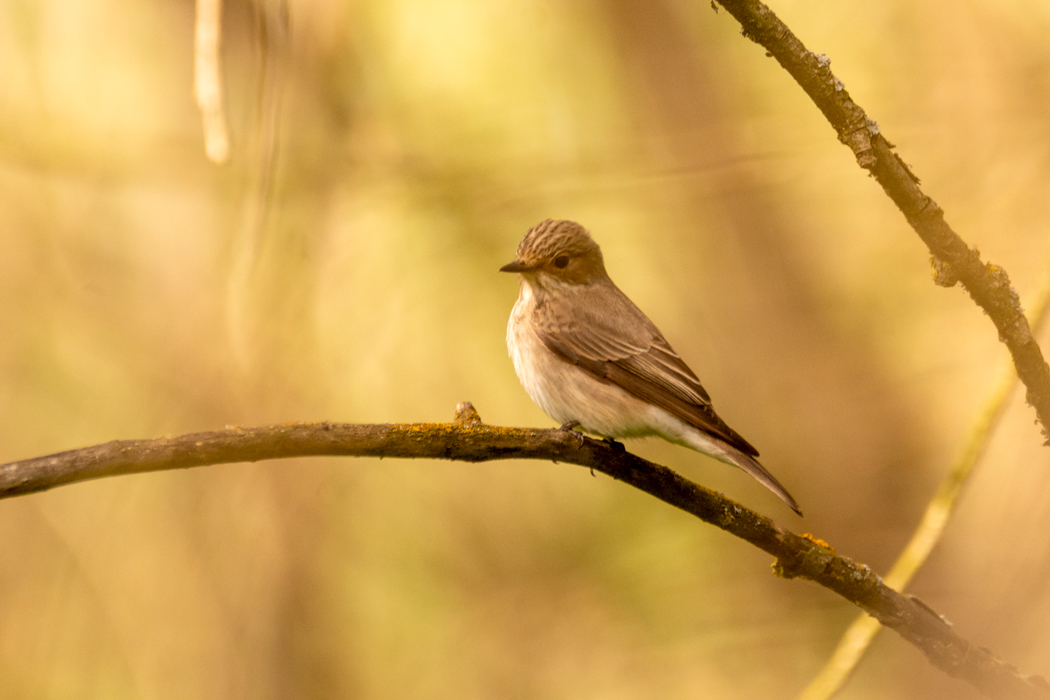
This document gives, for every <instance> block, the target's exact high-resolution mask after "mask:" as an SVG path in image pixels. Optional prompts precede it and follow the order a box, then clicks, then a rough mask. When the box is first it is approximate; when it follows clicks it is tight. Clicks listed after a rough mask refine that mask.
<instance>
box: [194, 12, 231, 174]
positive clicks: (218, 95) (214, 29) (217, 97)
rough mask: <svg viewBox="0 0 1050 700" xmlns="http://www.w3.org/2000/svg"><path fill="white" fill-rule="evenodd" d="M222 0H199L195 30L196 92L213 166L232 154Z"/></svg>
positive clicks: (205, 150) (206, 150) (205, 149)
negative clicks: (222, 49)
mask: <svg viewBox="0 0 1050 700" xmlns="http://www.w3.org/2000/svg"><path fill="white" fill-rule="evenodd" d="M221 45H222V0H197V16H196V22H195V27H194V31H193V91H194V93H195V94H196V96H197V106H198V107H199V108H200V110H201V121H202V123H203V126H204V152H205V154H206V155H207V156H208V158H209V159H210V160H211V161H212V162H213V163H225V162H226V159H227V158H228V157H229V155H230V138H229V135H228V134H227V132H226V113H225V111H224V110H223V106H222V64H221V61H220V58H219V57H220V50H219V49H220V46H221Z"/></svg>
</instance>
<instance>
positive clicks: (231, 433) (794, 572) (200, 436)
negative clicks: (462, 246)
mask: <svg viewBox="0 0 1050 700" xmlns="http://www.w3.org/2000/svg"><path fill="white" fill-rule="evenodd" d="M320 455H332V456H354V457H406V458H429V459H449V460H459V461H465V462H484V461H489V460H494V459H544V460H547V459H549V460H553V461H555V462H566V463H569V464H578V465H580V466H584V467H590V468H591V469H596V470H598V471H600V472H603V473H605V474H608V475H609V476H611V477H613V478H614V479H617V480H619V481H623V482H624V483H626V484H630V485H631V486H634V487H635V488H638V489H640V490H642V491H645V492H646V493H648V494H650V495H652V496H655V497H656V498H659V499H660V500H662V501H664V502H665V503H669V504H671V505H673V506H675V507H677V508H680V509H681V510H684V511H685V512H687V513H690V514H692V515H695V516H696V517H697V518H700V519H701V520H703V521H704V522H707V523H710V524H712V525H714V526H716V527H718V528H721V529H722V530H725V531H726V532H728V533H730V534H732V535H736V536H737V537H739V538H741V539H743V540H746V541H747V542H750V543H751V544H753V545H755V546H756V547H758V548H759V549H761V550H763V551H765V552H768V553H769V554H772V555H773V556H775V557H776V558H777V560H776V562H775V564H774V571H776V573H777V574H778V575H780V576H783V577H784V578H804V579H809V580H811V581H814V582H816V583H818V584H820V585H821V586H824V587H825V588H828V589H830V590H832V591H834V592H836V593H838V594H839V595H841V596H842V597H844V598H845V599H846V600H849V601H850V602H852V603H854V604H856V605H858V606H859V607H860V608H862V609H863V610H864V611H865V612H867V613H869V614H870V615H873V616H874V617H875V618H877V619H878V620H879V621H880V622H881V623H882V624H883V625H886V626H887V627H891V628H893V629H894V630H896V631H897V632H898V633H900V635H901V636H902V637H904V638H905V639H906V640H908V641H909V642H911V643H912V644H914V645H915V646H917V647H919V648H920V649H921V650H922V651H923V652H925V653H926V656H927V657H928V658H929V659H930V661H932V662H933V663H934V664H935V665H936V666H938V667H939V668H941V669H942V670H944V671H945V672H946V673H948V674H949V675H952V676H956V677H958V678H962V679H965V680H967V681H969V682H970V683H972V684H973V685H974V686H976V687H977V688H979V689H980V690H981V691H983V692H984V693H986V694H988V695H990V696H993V697H1002V698H1044V699H1045V698H1050V684H1048V683H1047V682H1046V681H1045V680H1044V679H1042V678H1040V677H1037V676H1035V677H1026V676H1023V675H1021V674H1020V673H1019V672H1018V671H1017V669H1016V668H1014V667H1013V666H1011V665H1009V664H1007V663H1005V662H1003V661H1002V660H1000V659H999V658H998V657H997V656H995V654H993V653H992V652H990V651H989V650H987V649H985V648H983V647H978V646H975V645H973V644H971V643H970V642H968V641H966V640H965V639H963V638H962V637H960V636H959V635H958V634H956V633H955V632H954V631H953V630H952V629H951V626H950V624H949V623H947V622H946V621H945V620H944V619H943V618H941V617H940V616H938V615H937V614H936V613H935V612H933V611H932V610H930V608H929V607H927V606H926V605H925V604H923V603H921V602H920V601H919V600H918V599H916V598H913V597H909V596H904V595H901V594H900V593H897V592H896V591H894V590H892V589H890V588H888V587H887V586H885V585H884V584H883V583H882V580H881V579H880V578H879V577H878V576H877V575H876V574H875V573H874V572H873V571H872V570H871V569H869V568H868V567H867V566H865V565H863V564H858V563H856V562H854V561H852V560H850V559H847V558H846V557H842V556H838V555H837V554H835V552H834V550H833V549H831V548H830V547H829V546H827V545H826V544H825V543H823V542H821V541H820V540H816V539H814V538H812V537H810V536H808V535H807V536H799V535H795V534H793V533H791V532H788V531H787V530H784V529H783V528H781V527H780V526H779V525H777V524H776V523H775V522H773V521H772V520H770V519H769V518H766V517H764V516H762V515H759V514H758V513H755V512H754V511H752V510H749V509H747V508H745V507H744V506H742V505H740V504H738V503H736V502H734V501H732V500H730V499H728V498H726V497H725V496H723V495H721V494H720V493H717V492H715V491H712V490H710V489H707V488H704V487H703V486H699V485H697V484H694V483H693V482H691V481H689V480H687V479H684V478H682V477H681V476H679V475H678V474H676V473H675V472H673V471H671V470H670V469H668V468H667V467H663V466H660V465H658V464H654V463H652V462H649V461H646V460H644V459H642V458H640V457H636V456H635V455H632V454H630V453H629V452H625V451H622V449H617V448H616V447H614V446H611V445H609V444H607V443H605V442H601V441H598V440H591V439H589V438H585V437H583V436H582V435H580V434H579V433H575V432H570V431H564V430H533V429H523V428H502V427H496V426H490V425H483V424H482V423H481V419H480V418H479V417H478V414H477V412H476V411H475V410H474V407H473V406H471V405H470V404H469V403H463V404H460V405H459V406H458V407H457V410H456V420H455V422H454V423H415V424H385V425H353V424H345V423H310V424H288V425H278V426H269V427H262V428H227V429H226V430H216V431H213V432H208V433H194V434H190V435H180V436H178V437H165V438H157V439H154V440H114V441H113V442H107V443H104V444H102V445H95V446H93V447H85V448H83V449H79V450H70V451H68V452H60V453H58V454H53V455H48V456H45V457H37V458H35V459H28V460H25V461H22V462H12V463H9V464H5V465H2V466H0V498H9V497H11V496H18V495H22V494H28V493H34V492H38V491H46V490H47V489H50V488H53V487H55V486H61V485H63V484H71V483H75V482H78V481H87V480H89V479H97V478H100V477H104V476H117V475H120V474H138V473H141V472H151V471H163V470H168V469H185V468H188V467H198V466H204V465H208V464H222V463H229V462H257V461H260V460H264V459H282V458H288V457H307V456H320Z"/></svg>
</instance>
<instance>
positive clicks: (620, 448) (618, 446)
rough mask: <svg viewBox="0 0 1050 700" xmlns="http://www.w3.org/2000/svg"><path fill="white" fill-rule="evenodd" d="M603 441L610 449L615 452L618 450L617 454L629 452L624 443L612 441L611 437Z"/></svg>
mask: <svg viewBox="0 0 1050 700" xmlns="http://www.w3.org/2000/svg"><path fill="white" fill-rule="evenodd" d="M602 441H603V442H605V443H606V444H607V445H608V446H609V447H611V448H613V449H614V450H616V451H617V452H626V451H627V448H626V447H624V446H623V443H622V442H616V440H614V439H612V438H611V437H607V438H602Z"/></svg>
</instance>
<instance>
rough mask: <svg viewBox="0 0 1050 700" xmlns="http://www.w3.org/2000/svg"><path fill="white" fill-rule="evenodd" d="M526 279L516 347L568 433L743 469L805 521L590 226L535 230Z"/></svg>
mask: <svg viewBox="0 0 1050 700" xmlns="http://www.w3.org/2000/svg"><path fill="white" fill-rule="evenodd" d="M500 271H501V272H517V273H519V274H520V277H521V286H520V290H519V292H518V301H517V303H516V304H514V310H513V311H512V312H511V314H510V322H509V323H508V324H507V347H508V349H509V350H510V356H511V358H512V359H513V360H514V371H515V372H516V373H517V375H518V379H520V380H521V383H522V385H523V386H524V387H525V391H526V392H528V394H529V396H530V397H532V400H533V401H535V402H536V403H537V404H538V405H539V407H540V408H542V409H543V410H544V411H545V412H546V413H547V415H549V416H550V417H551V418H553V419H554V420H556V421H558V422H559V423H561V424H562V427H563V428H565V429H571V428H573V427H575V426H579V427H580V428H582V429H583V430H586V431H587V432H589V433H593V434H595V435H600V436H602V437H604V438H610V439H615V438H621V437H645V436H649V435H658V436H660V437H662V438H663V439H665V440H668V441H669V442H673V443H675V444H678V445H684V446H686V447H690V448H692V449H694V450H696V451H698V452H702V453H703V454H706V455H709V456H711V457H714V458H715V459H717V460H719V461H721V462H725V463H726V464H731V465H734V466H737V467H740V468H741V469H743V470H744V471H745V472H747V473H748V474H750V475H751V476H753V477H755V478H756V479H758V480H759V481H760V482H762V484H763V485H765V486H766V488H768V489H769V490H770V491H772V492H773V493H775V494H776V495H777V496H780V498H781V499H783V501H784V502H785V503H787V504H788V505H789V506H791V509H792V510H794V511H795V512H796V513H798V514H799V515H802V511H801V510H799V507H798V504H797V503H796V502H795V499H794V498H792V497H791V494H789V493H788V492H787V490H786V489H785V488H784V487H783V486H781V485H780V482H779V481H777V480H776V479H775V478H773V475H772V474H770V473H769V472H768V471H766V468H765V467H763V466H762V465H761V464H759V462H758V460H757V459H755V458H756V457H758V450H756V449H755V448H754V447H752V446H751V444H750V443H749V442H748V441H747V440H745V439H744V438H742V437H740V435H738V434H737V433H736V431H734V430H733V429H732V428H730V427H729V426H728V425H726V423H725V421H723V420H722V419H721V418H719V417H718V414H716V413H715V410H714V408H713V407H712V406H711V398H710V397H709V396H708V395H707V392H706V391H705V390H704V387H702V386H701V385H700V380H699V379H697V378H696V375H695V374H693V371H692V370H691V369H689V367H688V366H687V365H686V364H685V362H683V361H682V358H681V357H679V356H678V353H676V352H675V351H674V350H673V349H672V348H671V346H670V344H668V342H667V341H666V340H664V337H663V335H662V334H661V333H660V331H659V330H658V329H657V328H656V326H655V325H654V324H653V322H652V321H650V320H649V317H648V316H646V315H645V314H644V313H642V311H641V309H639V308H638V307H637V306H635V305H634V303H632V302H631V300H630V299H628V298H627V295H626V294H624V293H623V292H621V291H620V289H619V287H617V286H616V285H615V284H613V281H612V280H611V279H609V275H608V274H607V273H606V272H605V262H604V260H603V259H602V251H601V249H599V248H598V244H597V243H595V242H594V240H593V239H592V238H591V236H590V234H589V233H588V232H587V229H585V228H584V227H583V226H580V225H579V224H577V223H575V222H573V221H555V220H552V219H548V220H547V221H543V222H541V223H539V224H536V225H535V226H533V227H532V228H531V229H530V230H529V232H528V233H526V234H525V238H523V239H522V240H521V243H520V244H519V245H518V253H517V257H516V258H515V260H514V262H512V263H509V264H507V265H504V266H503V267H501V268H500Z"/></svg>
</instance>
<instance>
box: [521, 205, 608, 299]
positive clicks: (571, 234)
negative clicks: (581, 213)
mask: <svg viewBox="0 0 1050 700" xmlns="http://www.w3.org/2000/svg"><path fill="white" fill-rule="evenodd" d="M500 272H518V273H520V274H521V275H522V277H523V278H524V280H525V281H526V282H529V283H531V284H535V285H538V286H540V287H546V286H551V285H577V284H588V283H591V282H598V281H601V280H603V279H606V278H607V277H608V275H607V274H606V272H605V261H604V260H603V258H602V251H601V248H599V247H598V244H597V243H595V242H594V239H593V238H591V234H589V233H587V229H585V228H584V227H583V226H580V225H579V224H578V223H576V222H575V221H566V220H557V219H547V220H546V221H541V222H540V223H538V224H536V225H535V226H533V227H532V228H531V229H529V232H528V233H526V234H525V237H524V238H522V239H521V243H519V244H518V252H517V256H516V257H515V258H514V261H513V262H510V263H507V264H506V265H504V266H503V267H501V268H500Z"/></svg>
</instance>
